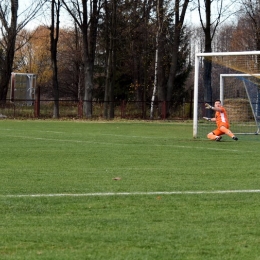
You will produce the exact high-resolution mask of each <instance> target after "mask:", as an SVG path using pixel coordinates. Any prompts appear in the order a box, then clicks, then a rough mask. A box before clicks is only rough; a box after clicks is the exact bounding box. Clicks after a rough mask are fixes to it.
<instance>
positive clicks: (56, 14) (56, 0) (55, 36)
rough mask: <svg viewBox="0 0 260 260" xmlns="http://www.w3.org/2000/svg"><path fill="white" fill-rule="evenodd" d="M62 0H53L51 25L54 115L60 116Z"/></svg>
mask: <svg viewBox="0 0 260 260" xmlns="http://www.w3.org/2000/svg"><path fill="white" fill-rule="evenodd" d="M60 9H61V2H60V0H51V26H50V40H51V63H52V84H53V86H52V87H53V98H54V108H53V117H54V118H58V117H59V82H58V65H57V45H58V41H59V30H60V21H59V18H60Z"/></svg>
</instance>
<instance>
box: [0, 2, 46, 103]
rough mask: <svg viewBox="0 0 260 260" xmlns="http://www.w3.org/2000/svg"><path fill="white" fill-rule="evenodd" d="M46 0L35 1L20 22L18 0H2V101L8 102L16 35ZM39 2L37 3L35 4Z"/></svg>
mask: <svg viewBox="0 0 260 260" xmlns="http://www.w3.org/2000/svg"><path fill="white" fill-rule="evenodd" d="M44 2H45V1H44V0H39V1H34V5H32V6H31V7H30V9H29V10H25V12H27V14H26V16H25V15H24V16H23V17H24V19H23V20H22V21H21V22H18V7H19V5H18V0H11V1H9V0H2V1H1V2H0V24H1V26H0V28H1V29H0V30H1V35H2V38H1V39H0V102H1V103H5V102H6V96H7V91H8V84H9V80H10V76H11V72H12V69H13V61H14V54H15V51H16V37H17V34H18V33H19V31H21V30H22V29H23V28H24V27H25V26H26V25H27V24H28V23H29V21H31V20H32V19H33V18H34V17H35V16H36V14H37V13H38V11H39V10H40V9H41V7H42V6H43V3H44ZM35 3H37V5H35ZM19 47H20V46H18V48H19Z"/></svg>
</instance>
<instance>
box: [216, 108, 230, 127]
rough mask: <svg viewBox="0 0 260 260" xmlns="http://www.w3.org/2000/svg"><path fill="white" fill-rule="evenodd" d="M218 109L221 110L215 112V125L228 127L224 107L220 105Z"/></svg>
mask: <svg viewBox="0 0 260 260" xmlns="http://www.w3.org/2000/svg"><path fill="white" fill-rule="evenodd" d="M220 109H221V111H216V113H215V118H216V124H217V127H218V128H219V127H221V126H222V125H224V126H225V127H227V128H229V122H228V117H227V112H226V109H225V108H224V107H220Z"/></svg>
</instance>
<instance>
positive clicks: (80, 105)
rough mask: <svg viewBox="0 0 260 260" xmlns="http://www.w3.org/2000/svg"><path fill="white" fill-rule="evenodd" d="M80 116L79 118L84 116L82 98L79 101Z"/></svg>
mask: <svg viewBox="0 0 260 260" xmlns="http://www.w3.org/2000/svg"><path fill="white" fill-rule="evenodd" d="M78 117H79V118H82V117H83V102H82V100H81V99H80V100H79V102H78Z"/></svg>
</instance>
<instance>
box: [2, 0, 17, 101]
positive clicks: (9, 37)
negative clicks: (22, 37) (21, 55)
mask: <svg viewBox="0 0 260 260" xmlns="http://www.w3.org/2000/svg"><path fill="white" fill-rule="evenodd" d="M17 12H18V1H17V0H11V23H10V26H9V27H8V28H6V34H4V35H2V37H3V39H4V41H5V42H6V49H5V50H4V51H5V53H1V54H0V55H1V57H0V58H1V64H2V69H1V70H0V102H1V103H5V102H6V96H7V91H8V84H9V80H10V77H11V73H12V67H13V60H14V53H15V42H16V35H17V31H16V28H17ZM6 17H8V16H7V14H6V13H1V14H0V20H2V21H4V23H5V25H6V26H8V22H7V21H6Z"/></svg>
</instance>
